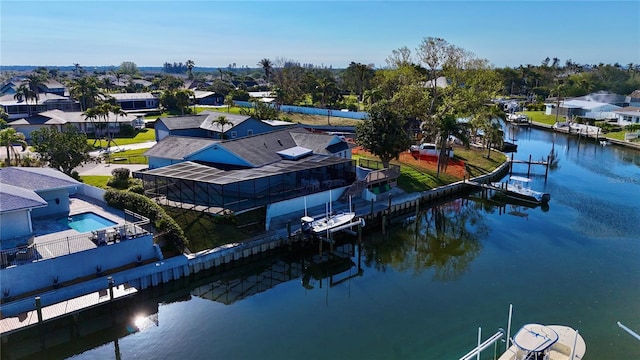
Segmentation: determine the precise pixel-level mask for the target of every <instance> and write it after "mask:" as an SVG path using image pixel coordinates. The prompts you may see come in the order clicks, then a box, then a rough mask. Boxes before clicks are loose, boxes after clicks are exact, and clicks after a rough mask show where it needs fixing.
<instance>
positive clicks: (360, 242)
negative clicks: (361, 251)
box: [358, 221, 362, 246]
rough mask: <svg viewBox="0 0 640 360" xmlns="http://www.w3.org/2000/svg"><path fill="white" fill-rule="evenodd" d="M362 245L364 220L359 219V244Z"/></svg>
mask: <svg viewBox="0 0 640 360" xmlns="http://www.w3.org/2000/svg"><path fill="white" fill-rule="evenodd" d="M360 245H362V222H361V221H358V246H360Z"/></svg>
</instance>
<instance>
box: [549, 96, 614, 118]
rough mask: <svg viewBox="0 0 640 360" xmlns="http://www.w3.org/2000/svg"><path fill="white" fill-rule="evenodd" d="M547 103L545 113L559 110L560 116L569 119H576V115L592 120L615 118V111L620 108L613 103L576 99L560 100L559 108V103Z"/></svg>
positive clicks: (550, 113)
mask: <svg viewBox="0 0 640 360" xmlns="http://www.w3.org/2000/svg"><path fill="white" fill-rule="evenodd" d="M545 105H546V110H545V114H547V115H553V114H556V112H557V113H558V116H561V117H565V118H567V119H574V118H576V117H581V118H585V119H591V120H607V119H613V118H615V115H614V114H613V111H615V110H619V109H620V106H617V105H613V104H608V103H602V102H597V101H588V100H575V99H571V100H563V101H560V104H559V108H558V109H556V106H557V104H554V103H547V104H545Z"/></svg>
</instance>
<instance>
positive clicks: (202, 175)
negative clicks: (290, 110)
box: [134, 127, 355, 211]
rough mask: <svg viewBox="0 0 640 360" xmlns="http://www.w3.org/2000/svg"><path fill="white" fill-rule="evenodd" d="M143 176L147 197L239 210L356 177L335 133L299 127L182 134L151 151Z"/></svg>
mask: <svg viewBox="0 0 640 360" xmlns="http://www.w3.org/2000/svg"><path fill="white" fill-rule="evenodd" d="M145 156H148V158H149V170H146V171H142V172H137V173H134V177H138V178H141V179H142V180H143V183H144V187H145V191H146V194H147V196H149V197H151V198H159V197H160V198H164V199H168V200H170V201H178V202H182V203H188V204H194V205H199V206H204V207H207V208H209V209H210V210H212V209H217V210H218V211H222V209H229V210H232V211H242V210H247V209H250V208H254V207H258V206H266V205H268V204H271V203H275V202H278V201H283V200H287V199H293V198H298V197H300V196H303V195H306V194H314V193H318V192H321V191H326V190H329V189H335V188H340V187H344V186H347V185H350V184H351V183H353V181H355V161H352V160H351V148H350V146H349V144H348V143H347V142H345V141H344V140H343V139H341V138H340V137H338V136H335V135H327V134H319V133H312V132H310V131H308V130H306V129H304V128H301V127H288V128H286V129H282V130H278V131H272V132H268V133H262V134H259V135H254V136H247V137H242V138H237V139H232V140H214V139H198V138H189V137H180V136H168V137H165V138H163V140H162V141H160V142H158V143H157V144H156V145H155V146H154V147H152V148H151V149H149V150H148V151H147V152H146V153H145Z"/></svg>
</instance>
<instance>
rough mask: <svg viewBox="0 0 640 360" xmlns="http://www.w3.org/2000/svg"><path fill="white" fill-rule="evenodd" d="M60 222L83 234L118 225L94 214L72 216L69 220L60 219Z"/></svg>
mask: <svg viewBox="0 0 640 360" xmlns="http://www.w3.org/2000/svg"><path fill="white" fill-rule="evenodd" d="M60 221H61V222H66V224H67V225H68V226H69V227H70V228H71V229H74V230H76V231H78V232H82V233H84V232H90V231H93V230H98V229H103V228H106V227H109V226H114V225H117V223H116V222H113V221H111V220H109V219H107V218H104V217H102V216H100V215H98V214H95V213H92V212H86V213H81V214H76V215H72V216H70V217H69V218H64V219H60Z"/></svg>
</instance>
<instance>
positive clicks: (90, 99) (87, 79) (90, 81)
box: [69, 76, 104, 111]
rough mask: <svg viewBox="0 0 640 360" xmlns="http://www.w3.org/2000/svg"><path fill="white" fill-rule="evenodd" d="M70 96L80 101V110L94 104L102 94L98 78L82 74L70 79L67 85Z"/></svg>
mask: <svg viewBox="0 0 640 360" xmlns="http://www.w3.org/2000/svg"><path fill="white" fill-rule="evenodd" d="M69 93H70V94H71V97H72V98H74V99H76V100H78V101H79V102H80V108H81V110H82V111H86V110H87V109H89V108H91V107H93V106H95V105H96V104H97V102H98V100H99V99H100V98H101V97H103V96H104V93H103V92H102V91H100V86H99V82H98V79H97V78H96V77H95V76H83V77H79V78H75V79H72V80H71V82H70V86H69Z"/></svg>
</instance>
